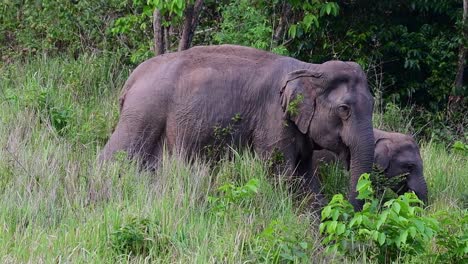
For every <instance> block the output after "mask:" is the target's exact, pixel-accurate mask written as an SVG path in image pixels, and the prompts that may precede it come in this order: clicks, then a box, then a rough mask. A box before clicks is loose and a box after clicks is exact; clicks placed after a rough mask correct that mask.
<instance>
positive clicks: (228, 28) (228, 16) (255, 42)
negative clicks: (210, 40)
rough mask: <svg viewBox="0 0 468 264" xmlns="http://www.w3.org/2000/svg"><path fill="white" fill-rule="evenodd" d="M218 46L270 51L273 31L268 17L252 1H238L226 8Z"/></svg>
mask: <svg viewBox="0 0 468 264" xmlns="http://www.w3.org/2000/svg"><path fill="white" fill-rule="evenodd" d="M222 18H223V20H222V22H221V25H220V27H221V29H220V31H219V32H217V33H216V34H215V35H214V40H215V42H216V43H217V44H238V45H243V46H249V47H254V48H258V49H263V50H268V49H269V48H270V44H271V34H272V29H271V27H270V26H269V22H268V19H267V17H266V16H265V15H264V14H263V13H262V12H261V10H260V9H258V8H255V7H254V6H252V3H251V1H246V0H238V1H234V2H232V3H230V4H229V5H227V6H225V7H224V10H223V12H222Z"/></svg>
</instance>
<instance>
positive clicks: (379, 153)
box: [374, 138, 391, 170]
mask: <svg viewBox="0 0 468 264" xmlns="http://www.w3.org/2000/svg"><path fill="white" fill-rule="evenodd" d="M390 143H391V141H390V139H388V138H380V139H378V140H377V141H376V142H375V152H374V153H375V154H374V157H375V158H374V163H376V164H377V165H378V166H379V167H380V168H381V169H383V170H386V169H387V168H388V166H389V165H390V159H391V153H390V146H389V145H390Z"/></svg>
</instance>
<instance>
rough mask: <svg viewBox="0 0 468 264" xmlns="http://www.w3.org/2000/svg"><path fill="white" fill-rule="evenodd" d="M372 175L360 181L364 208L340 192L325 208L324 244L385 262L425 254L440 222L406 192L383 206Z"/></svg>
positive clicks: (360, 194)
mask: <svg viewBox="0 0 468 264" xmlns="http://www.w3.org/2000/svg"><path fill="white" fill-rule="evenodd" d="M369 178H370V175H369V174H363V175H362V176H361V177H360V179H359V182H358V184H357V188H356V189H357V191H358V193H359V195H358V199H362V200H364V201H365V204H364V206H363V209H362V211H360V212H355V211H354V209H353V206H352V205H351V204H350V203H349V202H348V201H346V200H345V199H344V198H343V195H341V194H338V195H335V196H334V197H333V199H332V200H331V201H330V203H329V204H328V205H327V206H326V207H325V208H324V209H323V211H322V223H321V224H320V228H319V229H320V233H322V234H324V235H325V238H324V240H323V244H324V245H326V246H327V248H328V250H330V251H333V250H336V251H338V252H340V253H342V254H344V255H345V256H349V257H359V256H362V255H363V254H367V255H370V256H371V258H374V257H375V258H376V259H377V260H379V261H381V262H385V261H388V260H395V259H396V258H398V257H405V256H413V255H423V254H425V253H426V250H427V248H428V245H429V244H430V242H431V239H432V238H433V237H434V236H435V234H436V232H437V231H438V222H437V221H436V220H435V219H434V218H431V217H426V216H423V215H422V212H423V209H422V208H421V207H419V206H417V205H419V204H422V202H421V201H420V200H419V199H418V198H417V196H416V195H415V194H414V193H406V194H404V195H401V196H399V197H398V198H397V199H391V200H389V201H387V202H385V203H384V204H383V206H382V205H381V200H378V199H376V198H375V196H374V191H373V189H372V187H371V181H370V179H369Z"/></svg>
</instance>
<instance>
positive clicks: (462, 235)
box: [429, 209, 468, 263]
mask: <svg viewBox="0 0 468 264" xmlns="http://www.w3.org/2000/svg"><path fill="white" fill-rule="evenodd" d="M434 217H435V218H436V219H437V220H438V221H439V223H440V230H439V232H438V233H437V236H436V244H437V247H435V250H434V252H430V253H429V257H430V258H431V259H437V261H438V262H440V263H463V261H466V257H467V255H468V210H466V209H465V210H463V211H456V210H454V211H439V212H436V213H435V214H434Z"/></svg>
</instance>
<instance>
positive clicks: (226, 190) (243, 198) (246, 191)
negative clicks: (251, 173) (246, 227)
mask: <svg viewBox="0 0 468 264" xmlns="http://www.w3.org/2000/svg"><path fill="white" fill-rule="evenodd" d="M259 182H260V181H259V180H258V179H255V178H254V179H250V180H249V181H248V182H247V183H246V184H245V185H243V186H235V185H234V184H232V183H226V184H224V185H222V186H221V187H219V188H218V192H219V195H218V197H215V196H208V202H209V203H210V205H211V210H213V212H215V213H216V214H217V215H224V214H225V213H226V211H227V210H228V209H229V208H230V207H231V206H233V205H241V204H242V203H244V202H248V201H249V200H250V199H252V198H253V197H254V196H255V195H256V194H257V193H258V186H259Z"/></svg>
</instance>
